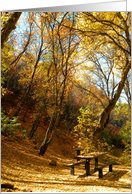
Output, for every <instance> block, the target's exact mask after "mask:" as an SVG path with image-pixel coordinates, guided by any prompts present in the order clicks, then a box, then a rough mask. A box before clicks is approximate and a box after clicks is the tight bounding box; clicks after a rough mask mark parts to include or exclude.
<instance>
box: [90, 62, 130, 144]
mask: <svg viewBox="0 0 132 194" xmlns="http://www.w3.org/2000/svg"><path fill="white" fill-rule="evenodd" d="M125 67H126V68H124V72H123V73H122V79H121V81H120V83H119V85H118V88H117V90H116V93H115V95H114V97H113V99H112V100H110V101H109V104H108V105H107V106H106V108H105V109H104V111H103V112H102V114H101V119H100V126H99V127H98V128H97V129H96V130H95V132H94V136H93V139H94V140H93V141H94V142H97V139H99V136H100V134H101V132H102V131H103V130H104V128H105V127H106V125H107V124H108V122H107V120H108V117H109V115H110V113H111V111H112V110H113V108H114V106H115V104H116V102H117V101H118V99H119V97H120V94H121V92H122V90H123V87H124V84H125V81H126V79H127V75H128V72H129V70H130V69H131V62H130V61H128V60H127V59H126V66H125Z"/></svg>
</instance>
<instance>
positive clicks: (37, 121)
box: [29, 112, 43, 139]
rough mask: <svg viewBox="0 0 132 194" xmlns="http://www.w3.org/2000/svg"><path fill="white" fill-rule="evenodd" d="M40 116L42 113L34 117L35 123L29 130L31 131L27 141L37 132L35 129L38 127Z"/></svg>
mask: <svg viewBox="0 0 132 194" xmlns="http://www.w3.org/2000/svg"><path fill="white" fill-rule="evenodd" d="M42 115H43V113H42V112H41V113H38V115H37V117H36V119H35V121H34V123H33V126H32V129H31V131H30V134H29V139H31V138H32V137H33V135H34V133H35V131H36V130H37V128H38V126H39V124H40V121H41V118H42Z"/></svg>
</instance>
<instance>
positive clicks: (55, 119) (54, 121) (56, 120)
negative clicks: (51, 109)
mask: <svg viewBox="0 0 132 194" xmlns="http://www.w3.org/2000/svg"><path fill="white" fill-rule="evenodd" d="M59 118H60V112H58V113H53V115H52V117H51V120H50V123H49V127H48V129H47V131H46V135H45V138H44V141H43V142H42V144H41V146H40V149H39V155H41V156H43V155H44V154H45V152H46V150H47V148H48V145H49V143H50V142H51V140H52V138H53V133H54V131H55V129H56V127H57V126H58V124H59ZM50 132H51V135H50V138H49V133H50Z"/></svg>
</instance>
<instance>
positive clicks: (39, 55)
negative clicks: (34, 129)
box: [14, 37, 43, 116]
mask: <svg viewBox="0 0 132 194" xmlns="http://www.w3.org/2000/svg"><path fill="white" fill-rule="evenodd" d="M42 47H43V37H42V40H41V46H40V49H39V54H38V58H37V60H36V63H35V66H34V71H33V74H32V77H31V81H30V84H29V86H28V88H27V90H26V92H25V95H24V97H23V99H22V101H21V103H20V105H19V107H18V109H17V111H16V112H15V114H14V116H18V114H19V112H20V110H21V108H22V106H23V104H24V103H25V100H26V98H27V97H28V95H29V93H30V91H31V88H32V83H33V78H34V76H35V72H36V69H37V65H38V63H39V60H40V57H41V54H42V52H43V51H42Z"/></svg>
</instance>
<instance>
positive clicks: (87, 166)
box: [74, 152, 107, 176]
mask: <svg viewBox="0 0 132 194" xmlns="http://www.w3.org/2000/svg"><path fill="white" fill-rule="evenodd" d="M105 154H107V153H106V152H92V153H88V154H87V155H78V156H75V157H74V158H76V159H77V160H78V159H79V160H81V159H83V160H86V163H85V169H86V175H87V176H88V175H90V161H91V160H92V159H95V171H96V167H97V166H98V158H99V157H101V156H103V155H105Z"/></svg>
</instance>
